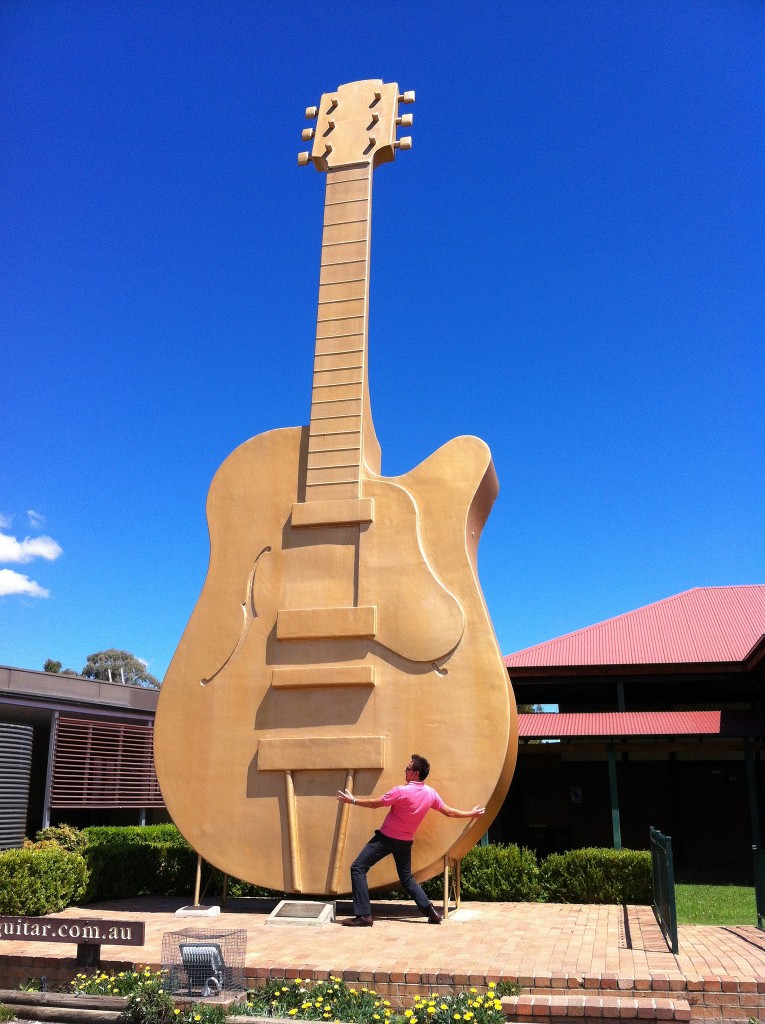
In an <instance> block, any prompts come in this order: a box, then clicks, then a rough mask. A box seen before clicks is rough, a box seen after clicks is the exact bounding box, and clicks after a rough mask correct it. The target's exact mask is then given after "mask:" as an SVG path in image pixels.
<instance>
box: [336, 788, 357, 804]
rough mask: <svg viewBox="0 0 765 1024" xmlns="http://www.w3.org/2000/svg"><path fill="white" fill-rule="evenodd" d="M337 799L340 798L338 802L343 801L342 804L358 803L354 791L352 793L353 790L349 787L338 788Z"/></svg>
mask: <svg viewBox="0 0 765 1024" xmlns="http://www.w3.org/2000/svg"><path fill="white" fill-rule="evenodd" d="M337 799H338V803H341V804H355V803H356V800H355V798H354V796H353V793H351V791H350V790H348V789H338V791H337Z"/></svg>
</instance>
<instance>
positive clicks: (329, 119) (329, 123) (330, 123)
mask: <svg viewBox="0 0 765 1024" xmlns="http://www.w3.org/2000/svg"><path fill="white" fill-rule="evenodd" d="M327 126H328V127H329V128H330V129H332V128H334V127H335V122H334V121H333V120H332V118H331V117H328V118H327Z"/></svg>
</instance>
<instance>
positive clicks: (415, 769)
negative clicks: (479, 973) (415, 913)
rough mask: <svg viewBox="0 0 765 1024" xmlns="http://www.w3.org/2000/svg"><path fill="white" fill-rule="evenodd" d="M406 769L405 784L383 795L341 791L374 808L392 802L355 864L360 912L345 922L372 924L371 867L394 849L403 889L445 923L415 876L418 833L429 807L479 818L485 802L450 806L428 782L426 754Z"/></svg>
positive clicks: (346, 798)
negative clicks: (468, 807)
mask: <svg viewBox="0 0 765 1024" xmlns="http://www.w3.org/2000/svg"><path fill="white" fill-rule="evenodd" d="M404 771H405V777H406V785H405V786H395V787H394V788H393V789H389V790H388V792H387V793H384V794H383V795H382V796H380V797H368V798H362V797H355V796H354V795H353V793H350V792H349V791H348V790H347V789H345V790H342V791H341V790H338V793H337V799H338V800H339V801H340V803H341V804H356V805H357V806H358V807H372V808H374V807H390V810H389V811H388V815H387V817H386V818H385V821H384V822H383V823H382V825H381V826H380V828H379V829H378V830H376V831H375V834H374V836H373V837H372V838H371V839H370V841H369V842H368V843H367V845H366V846H365V847H364V849H363V850H362V851H361V853H360V854H359V855H358V857H357V858H356V860H355V861H354V862H353V864H352V865H351V885H352V887H353V913H354V914H355V915H356V916H355V917H349V918H347V919H346V920H345V921H343V922H342V923H343V924H344V925H347V926H348V927H350V928H371V927H372V925H373V924H374V920H373V918H372V905H371V903H370V902H369V887H368V886H367V872H368V871H369V869H370V868H371V867H372V866H373V865H374V864H376V863H377V862H378V861H380V860H382V859H383V857H387V856H388V854H391V855H392V856H393V859H394V861H395V862H396V870H397V871H398V877H399V880H400V882H401V885H402V886H403V888H404V891H405V892H407V893H408V894H409V895H410V896H411V897H412V899H413V900H414V902H415V903H416V904H417V906H418V907H419V908H420V910H421V911H422V913H423V914H424V915H425V916H426V917H427V919H428V923H429V924H441V915H440V914H439V912H438V911H437V910H436V908H435V907H434V906H433V904H432V903H431V902H430V900H429V899H428V897H427V896H426V895H425V892H424V890H423V888H422V886H420V885H418V884H417V882H416V881H415V880H414V876H413V875H412V840H413V839H414V833H415V832H416V831H417V829H418V827H419V825H420V822H421V821H422V819H423V818H424V817H425V815H426V814H427V813H428V811H429V810H430V809H431V808H433V810H436V811H440V812H441V814H444V815H446V817H447V818H480V817H481V815H482V814H483V813H484V811H485V810H486V808H484V807H474V808H473V809H472V810H471V811H459V810H457V809H456V808H455V807H448V806H447V805H446V804H445V803H444V802H443V800H442V799H441V797H440V796H439V795H438V793H436V791H435V789H431V788H430V786H426V785H425V779H427V777H428V774H429V772H430V764H429V762H428V760H427V758H424V757H421V756H420V754H412V756H411V758H410V759H409V764H408V765H407V766H406V768H405V770H404Z"/></svg>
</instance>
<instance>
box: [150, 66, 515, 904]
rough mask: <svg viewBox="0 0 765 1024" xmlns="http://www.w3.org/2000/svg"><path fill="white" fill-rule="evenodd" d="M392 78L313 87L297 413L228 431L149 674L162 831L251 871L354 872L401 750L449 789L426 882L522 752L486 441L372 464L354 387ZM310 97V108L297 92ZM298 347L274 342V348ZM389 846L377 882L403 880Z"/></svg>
mask: <svg viewBox="0 0 765 1024" xmlns="http://www.w3.org/2000/svg"><path fill="white" fill-rule="evenodd" d="M413 98H414V97H413V94H409V93H406V94H404V95H403V96H401V95H400V94H399V91H398V86H397V85H396V84H395V83H387V84H386V83H383V82H382V81H381V80H377V79H374V80H369V81H363V82H353V83H351V84H349V85H343V86H341V87H340V88H339V89H338V90H337V91H336V92H334V93H329V94H326V95H324V96H322V99H321V103H320V105H319V107H318V108H317V109H316V111H315V115H316V116H317V117H318V120H317V124H316V129H315V131H314V132H313V134H311V132H310V130H309V131H307V132H305V133H304V137H305V136H308V137H312V138H313V139H314V142H313V151H312V153H311V154H310V155H309V154H302V155H301V158H300V161H299V162H300V163H308V162H309V161H312V162H313V164H314V166H315V167H316V168H317V170H319V171H322V172H324V173H326V176H327V180H326V198H325V204H324V230H323V235H322V245H321V270H320V279H319V304H318V316H317V323H316V342H315V354H314V369H313V391H312V400H311V415H310V421H309V425H308V426H307V427H302V428H301V427H294V428H280V429H276V430H272V431H269V432H268V433H265V434H260V435H258V436H257V437H253V438H251V439H250V440H249V441H246V442H245V443H244V444H242V445H241V446H240V447H239V448H237V449H236V451H234V452H233V453H232V454H231V455H230V456H229V457H228V458H227V459H226V461H225V462H224V463H223V465H222V466H221V468H220V469H219V470H218V472H217V474H216V476H215V478H214V480H213V483H212V485H211V488H210V493H209V496H208V501H207V517H208V523H209V529H210V565H209V570H208V574H207V578H206V581H205V584H204V587H203V590H202V593H201V596H200V598H199V601H198V603H197V606H196V608H195V609H194V612H193V614H192V616H191V619H190V621H189V624H188V626H187V628H186V631H185V633H184V634H183V637H182V639H181V642H180V644H179V646H178V650H177V651H176V653H175V656H174V658H173V661H172V663H171V665H170V668H169V670H168V672H167V675H166V677H165V681H164V683H163V686H162V690H161V693H160V698H159V707H158V710H157V718H156V724H155V761H156V768H157V776H158V778H159V783H160V786H161V789H162V794H163V797H164V799H165V802H166V804H167V808H168V810H169V812H170V814H171V816H172V818H173V821H174V822H175V823H176V824H177V826H178V828H179V829H180V830H181V832H182V833H183V834H184V836H185V837H186V838H187V839H188V841H189V842H190V843H191V845H192V846H193V847H194V849H196V850H197V851H199V853H200V854H202V856H203V857H204V858H205V860H207V861H209V862H210V863H211V864H214V865H215V866H216V867H218V868H219V869H220V870H221V871H223V872H225V873H227V874H230V875H232V876H234V877H237V878H242V879H246V880H248V881H250V882H254V883H257V884H259V885H262V886H267V887H268V888H272V889H276V890H280V891H291V892H304V893H311V894H315V895H329V894H335V893H338V892H347V891H348V889H349V885H350V883H349V876H348V869H349V867H350V863H351V861H352V860H353V858H354V857H355V855H356V854H357V853H358V851H359V850H360V849H361V847H362V846H363V845H364V843H365V842H366V841H367V840H368V839H369V837H370V835H371V833H372V831H373V829H374V828H375V826H376V825H378V824H379V823H380V820H381V818H382V814H381V812H371V811H365V810H359V809H356V808H350V809H349V807H348V806H347V805H339V804H338V803H337V802H336V799H335V793H336V791H337V790H338V789H343V788H346V787H347V788H349V789H350V788H351V787H352V788H353V790H354V792H355V793H357V794H358V795H360V796H368V795H371V794H372V793H374V794H375V795H379V794H381V793H383V792H384V791H386V790H387V789H390V788H392V787H393V786H395V785H398V784H403V782H404V767H405V766H406V764H407V762H408V760H409V757H410V755H411V754H412V753H421V754H423V755H425V756H426V757H428V758H429V759H430V760H431V762H432V765H433V772H432V776H431V778H430V779H429V782H430V783H431V784H432V785H433V786H434V787H435V788H436V789H438V791H439V792H440V793H441V795H442V796H443V798H444V800H445V801H446V802H447V803H448V804H451V805H452V806H468V807H470V806H474V805H476V804H480V805H486V808H487V810H486V815H485V817H483V818H480V819H477V820H473V819H469V820H466V819H451V818H444V817H443V816H441V815H438V814H432V815H429V816H428V817H427V818H426V820H425V822H424V823H423V825H422V827H421V828H420V830H419V832H418V835H417V841H416V842H415V844H414V851H413V870H414V873H415V876H416V877H417V878H418V879H419V880H424V879H426V878H429V877H431V876H432V875H434V874H437V873H438V872H439V871H440V870H441V869H442V865H443V864H444V857H445V856H450V857H452V858H459V857H462V856H463V855H464V854H465V853H466V852H467V851H468V850H469V849H470V848H471V847H472V846H473V845H474V844H475V843H476V842H477V841H478V839H479V838H480V837H481V835H482V834H483V833H484V832H485V831H486V829H487V827H488V825H489V823H490V822H491V820H492V819H493V818H494V816H495V815H496V813H497V811H498V810H499V808H500V806H501V804H502V801H503V799H504V797H505V795H506V793H507V789H508V786H509V784H510V779H511V777H512V774H513V769H514V766H515V758H516V751H517V724H516V715H515V704H514V701H513V696H512V692H511V690H510V686H509V683H508V679H507V673H506V671H505V667H504V663H503V661H502V657H501V654H500V651H499V647H498V645H497V641H496V638H495V636H494V632H493V629H492V625H491V621H490V619H489V615H488V612H487V609H486V605H485V602H484V599H483V595H482V593H481V589H480V585H479V582H478V574H477V567H476V551H477V547H478V540H479V536H480V533H481V530H482V528H483V525H484V523H485V521H486V518H487V516H488V514H489V511H490V509H491V506H492V504H493V502H494V499H495V497H496V495H497V491H498V484H497V478H496V474H495V472H494V467H493V464H492V461H491V455H490V452H489V449H488V448H487V446H486V445H485V444H484V442H483V441H480V440H479V439H478V438H475V437H459V438H456V439H455V440H453V441H450V442H449V443H448V444H446V445H444V446H443V447H442V448H440V449H439V450H438V451H437V452H435V454H434V455H432V456H430V458H428V459H426V460H425V462H423V463H422V464H421V465H419V466H418V467H417V468H416V469H413V470H412V471H411V472H409V473H407V474H405V475H404V476H399V477H384V476H381V475H380V446H379V444H378V442H377V438H376V436H375V432H374V427H373V425H372V417H371V412H370V405H369V388H368V377H367V317H368V305H369V245H370V229H371V192H372V172H373V170H374V168H375V167H376V166H377V165H378V164H381V163H385V162H388V161H391V160H393V158H394V155H395V151H396V149H398V148H402V149H405V148H409V147H410V145H411V140H404V139H401V140H397V139H396V125H397V124H398V123H402V121H403V123H411V118H407V119H406V120H403V119H402V118H399V117H398V104H399V102H410V101H411V100H412V99H413ZM307 113H308V114H310V115H314V110H313V109H310V108H309V111H308V112H307ZM289 358H290V359H291V358H292V357H291V356H290V357H289ZM396 881H397V879H396V874H395V866H394V864H393V861H392V859H391V858H386V860H384V861H383V862H381V863H380V864H379V865H377V866H376V867H375V868H374V869H373V870H372V872H371V873H370V884H371V885H372V886H373V887H383V886H392V885H394V884H395V883H396Z"/></svg>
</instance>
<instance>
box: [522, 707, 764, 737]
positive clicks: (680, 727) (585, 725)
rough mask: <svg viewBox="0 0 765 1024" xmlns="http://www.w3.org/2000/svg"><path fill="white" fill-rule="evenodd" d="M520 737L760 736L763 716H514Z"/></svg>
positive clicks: (697, 713) (642, 713)
mask: <svg viewBox="0 0 765 1024" xmlns="http://www.w3.org/2000/svg"><path fill="white" fill-rule="evenodd" d="M518 735H519V737H520V738H521V739H562V738H565V737H567V736H578V737H585V736H592V737H600V736H763V735H765V719H763V718H762V716H761V715H758V714H755V713H754V712H752V711H608V712H605V711H604V712H590V713H586V714H585V713H583V714H555V713H553V712H541V713H540V714H537V715H518Z"/></svg>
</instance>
